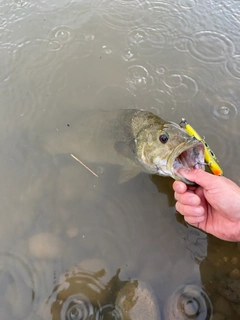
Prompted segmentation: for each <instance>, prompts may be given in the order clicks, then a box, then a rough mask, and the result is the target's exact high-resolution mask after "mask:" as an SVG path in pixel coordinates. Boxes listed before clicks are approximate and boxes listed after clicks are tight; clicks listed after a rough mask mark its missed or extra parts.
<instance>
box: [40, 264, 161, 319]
mask: <svg viewBox="0 0 240 320" xmlns="http://www.w3.org/2000/svg"><path fill="white" fill-rule="evenodd" d="M87 263H88V264H89V263H90V264H91V265H92V266H93V265H94V268H96V266H97V264H99V261H94V260H92V261H88V262H87ZM96 263H97V264H96ZM100 264H101V262H100ZM84 265H86V262H83V263H82V264H80V265H77V266H75V267H73V268H71V269H70V270H68V271H67V273H66V274H64V275H63V276H61V278H60V284H58V285H57V286H56V287H55V288H54V291H53V293H52V295H51V296H50V297H49V299H48V301H47V304H46V307H45V314H44V315H43V316H44V317H45V318H48V319H50V318H51V319H53V320H57V319H61V320H65V319H66V320H80V319H81V320H87V319H94V320H95V319H96V320H101V319H114V320H120V319H126V320H130V319H140V320H141V319H146V318H147V317H149V318H150V319H152V320H154V319H156V320H158V319H160V313H159V310H158V306H157V303H156V298H155V296H154V294H153V293H152V290H151V288H149V287H148V286H146V284H144V283H143V282H139V281H138V280H131V281H127V280H126V281H122V280H120V278H119V274H120V272H121V270H120V269H119V270H117V272H116V275H114V276H113V277H112V278H111V279H109V280H106V270H105V269H104V268H102V269H99V271H95V272H89V271H85V270H84V269H83V267H84ZM104 277H105V281H104Z"/></svg>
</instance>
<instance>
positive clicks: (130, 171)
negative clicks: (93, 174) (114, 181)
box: [118, 166, 142, 183]
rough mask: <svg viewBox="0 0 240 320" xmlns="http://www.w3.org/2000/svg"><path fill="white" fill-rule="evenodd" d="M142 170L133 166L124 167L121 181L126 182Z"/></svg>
mask: <svg viewBox="0 0 240 320" xmlns="http://www.w3.org/2000/svg"><path fill="white" fill-rule="evenodd" d="M140 172H142V170H141V168H138V167H135V166H131V167H126V166H125V167H123V168H122V170H121V173H120V176H119V178H118V182H119V183H124V182H127V181H129V180H131V179H132V178H134V177H136V176H137V175H138V174H139V173H140Z"/></svg>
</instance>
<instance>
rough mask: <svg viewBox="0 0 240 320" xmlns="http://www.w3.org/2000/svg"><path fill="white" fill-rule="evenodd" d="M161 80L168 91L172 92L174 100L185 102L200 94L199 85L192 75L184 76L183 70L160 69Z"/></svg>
mask: <svg viewBox="0 0 240 320" xmlns="http://www.w3.org/2000/svg"><path fill="white" fill-rule="evenodd" d="M160 70H161V72H162V74H160V77H159V80H160V81H161V80H162V81H163V83H164V85H165V86H166V90H167V91H168V92H170V94H171V95H172V97H173V100H175V101H180V102H185V101H188V100H190V99H192V98H193V97H194V96H195V95H196V93H197V92H198V84H197V82H196V80H194V79H193V78H192V77H191V76H190V75H188V74H184V71H182V70H167V68H165V69H164V68H162V69H160ZM158 73H159V69H158Z"/></svg>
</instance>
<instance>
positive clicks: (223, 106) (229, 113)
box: [212, 100, 238, 121]
mask: <svg viewBox="0 0 240 320" xmlns="http://www.w3.org/2000/svg"><path fill="white" fill-rule="evenodd" d="M212 112H213V117H214V118H215V119H218V120H225V121H227V120H231V119H234V118H236V117H237V114H238V108H237V106H236V105H235V104H233V103H232V102H230V101H225V100H219V101H218V103H216V104H214V106H213V111H212Z"/></svg>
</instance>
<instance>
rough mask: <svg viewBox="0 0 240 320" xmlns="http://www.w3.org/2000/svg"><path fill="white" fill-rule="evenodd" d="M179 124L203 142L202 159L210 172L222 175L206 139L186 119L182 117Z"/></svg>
mask: <svg viewBox="0 0 240 320" xmlns="http://www.w3.org/2000/svg"><path fill="white" fill-rule="evenodd" d="M179 125H180V126H181V127H182V128H184V129H185V130H186V131H187V132H188V133H189V134H190V135H191V136H194V137H195V138H196V139H197V140H199V141H201V142H202V143H203V144H204V160H205V161H206V164H207V165H208V166H209V168H210V170H211V171H212V173H213V174H215V175H217V176H220V175H223V170H222V169H221V167H220V165H219V161H218V159H217V157H216V156H215V154H214V153H213V152H212V150H211V149H210V147H209V145H208V144H207V143H206V141H205V140H204V139H203V138H202V137H201V136H200V135H199V134H198V133H197V131H196V130H194V129H193V127H192V126H190V124H189V123H187V121H186V119H184V118H182V121H181V122H180V124H179Z"/></svg>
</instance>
